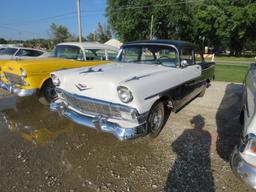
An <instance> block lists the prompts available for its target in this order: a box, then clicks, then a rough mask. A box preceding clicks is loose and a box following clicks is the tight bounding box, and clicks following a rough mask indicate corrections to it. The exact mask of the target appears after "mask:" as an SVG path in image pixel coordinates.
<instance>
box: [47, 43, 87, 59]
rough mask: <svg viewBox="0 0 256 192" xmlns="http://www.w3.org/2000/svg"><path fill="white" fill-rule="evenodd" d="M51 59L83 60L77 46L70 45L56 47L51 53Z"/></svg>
mask: <svg viewBox="0 0 256 192" xmlns="http://www.w3.org/2000/svg"><path fill="white" fill-rule="evenodd" d="M51 57H57V58H64V59H73V60H83V59H84V57H83V52H82V50H81V49H80V48H79V47H77V46H72V45H58V46H56V47H55V49H54V50H53V51H52V53H51Z"/></svg>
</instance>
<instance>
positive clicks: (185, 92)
mask: <svg viewBox="0 0 256 192" xmlns="http://www.w3.org/2000/svg"><path fill="white" fill-rule="evenodd" d="M194 55H195V54H194V49H193V48H192V47H185V48H182V49H181V50H180V61H181V68H182V70H183V74H184V84H183V85H182V91H181V93H182V98H183V99H182V102H181V105H184V104H186V103H187V102H188V101H190V100H191V99H192V98H194V97H195V96H196V95H198V94H199V93H200V91H201V88H202V82H201V80H200V76H201V74H202V67H201V66H200V65H198V64H196V62H195V56H194ZM195 73H196V74H199V75H197V76H195V75H193V74H195ZM187 77H191V78H187Z"/></svg>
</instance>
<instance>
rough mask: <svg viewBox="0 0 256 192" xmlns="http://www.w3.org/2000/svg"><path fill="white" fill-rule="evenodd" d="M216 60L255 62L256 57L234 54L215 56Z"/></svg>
mask: <svg viewBox="0 0 256 192" xmlns="http://www.w3.org/2000/svg"><path fill="white" fill-rule="evenodd" d="M214 59H215V60H222V61H248V62H254V61H255V58H254V57H232V56H215V58H214Z"/></svg>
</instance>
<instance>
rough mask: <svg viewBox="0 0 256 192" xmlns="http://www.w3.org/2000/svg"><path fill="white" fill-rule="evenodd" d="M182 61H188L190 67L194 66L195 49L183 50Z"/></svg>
mask: <svg viewBox="0 0 256 192" xmlns="http://www.w3.org/2000/svg"><path fill="white" fill-rule="evenodd" d="M180 58H181V61H182V60H186V61H187V62H188V64H189V65H193V64H194V50H193V49H186V48H184V49H182V50H181V55H180Z"/></svg>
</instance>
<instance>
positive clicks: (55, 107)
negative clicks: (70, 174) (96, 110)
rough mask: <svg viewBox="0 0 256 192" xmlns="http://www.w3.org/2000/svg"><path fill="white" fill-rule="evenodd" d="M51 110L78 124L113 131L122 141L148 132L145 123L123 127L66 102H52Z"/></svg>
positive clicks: (108, 131)
mask: <svg viewBox="0 0 256 192" xmlns="http://www.w3.org/2000/svg"><path fill="white" fill-rule="evenodd" d="M50 110H51V111H54V112H59V113H60V114H61V115H63V116H65V117H66V118H67V119H69V120H71V121H73V122H75V123H77V124H80V125H83V126H86V127H89V128H93V129H97V130H99V131H103V132H107V133H111V134H112V135H114V136H115V137H116V138H117V139H119V140H120V141H123V140H129V139H134V138H137V137H139V136H143V135H145V134H146V131H145V123H144V124H141V125H139V126H136V127H131V128H123V127H121V126H119V125H118V124H117V123H113V122H109V121H107V119H106V118H104V117H100V116H97V117H91V116H86V115H82V114H80V113H77V112H76V111H74V110H72V109H70V108H68V107H67V106H66V105H65V104H64V103H56V102H52V103H51V105H50Z"/></svg>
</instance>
